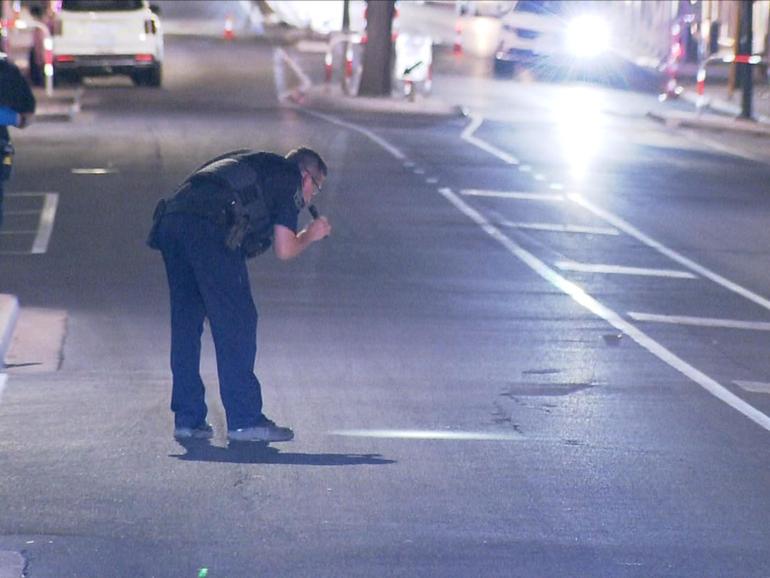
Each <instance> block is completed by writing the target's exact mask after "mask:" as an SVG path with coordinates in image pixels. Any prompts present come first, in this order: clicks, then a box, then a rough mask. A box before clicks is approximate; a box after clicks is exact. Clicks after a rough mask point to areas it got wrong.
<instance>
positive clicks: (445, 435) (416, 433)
mask: <svg viewBox="0 0 770 578" xmlns="http://www.w3.org/2000/svg"><path fill="white" fill-rule="evenodd" d="M329 433H330V434H331V435H335V436H346V437H365V438H380V439H407V440H450V441H520V440H523V439H525V437H524V435H522V434H520V433H518V432H473V431H443V430H390V429H352V430H338V431H332V432H329Z"/></svg>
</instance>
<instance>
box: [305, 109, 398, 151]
mask: <svg viewBox="0 0 770 578" xmlns="http://www.w3.org/2000/svg"><path fill="white" fill-rule="evenodd" d="M297 110H300V111H302V112H304V113H305V114H308V115H310V116H314V117H316V118H320V119H321V120H325V121H326V122H328V123H331V124H335V125H337V126H341V127H342V128H346V129H348V130H352V131H354V132H357V133H360V134H362V135H364V136H365V137H366V138H368V139H369V140H371V141H372V142H374V143H376V144H378V145H380V146H381V147H382V148H384V149H385V150H386V151H388V152H389V153H390V154H391V155H393V156H394V157H396V158H397V159H398V160H400V161H403V160H406V155H405V154H404V153H402V152H401V151H400V150H398V149H397V148H396V147H394V146H393V145H392V144H390V143H389V142H388V141H386V140H385V139H383V138H382V137H380V136H377V135H376V134H374V133H373V132H372V131H370V130H369V129H366V128H364V127H361V126H358V125H355V124H352V123H349V122H345V121H344V120H340V119H338V118H336V117H334V116H330V115H328V114H323V113H321V112H316V111H315V110H308V109H307V108H298V109H297Z"/></svg>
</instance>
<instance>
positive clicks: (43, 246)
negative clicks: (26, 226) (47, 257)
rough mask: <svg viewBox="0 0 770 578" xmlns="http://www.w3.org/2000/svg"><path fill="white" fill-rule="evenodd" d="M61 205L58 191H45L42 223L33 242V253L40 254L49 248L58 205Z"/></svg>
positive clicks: (41, 215) (41, 214)
mask: <svg viewBox="0 0 770 578" xmlns="http://www.w3.org/2000/svg"><path fill="white" fill-rule="evenodd" d="M58 205H59V195H58V194H57V193H45V201H44V202H43V210H42V211H41V213H40V224H39V225H38V228H37V235H36V236H35V240H34V242H33V243H32V250H31V251H30V252H31V253H34V254H40V253H45V252H46V251H47V250H48V242H49V241H50V240H51V233H52V232H53V223H54V219H56V207H57V206H58Z"/></svg>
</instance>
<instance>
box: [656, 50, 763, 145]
mask: <svg viewBox="0 0 770 578" xmlns="http://www.w3.org/2000/svg"><path fill="white" fill-rule="evenodd" d="M697 71H698V67H697V65H694V64H688V65H684V66H683V67H682V69H681V70H680V75H679V77H678V78H677V80H678V82H679V87H680V89H681V94H680V95H679V100H681V101H684V103H689V104H690V105H692V108H691V109H690V110H687V107H686V106H679V107H677V110H665V111H660V110H658V111H655V112H651V113H650V116H651V117H652V118H655V119H656V120H659V121H661V122H664V123H666V124H667V125H670V126H687V127H693V128H705V129H712V130H730V131H737V132H744V133H750V134H755V135H767V136H770V84H768V83H762V82H758V81H756V80H755V82H754V87H753V98H752V119H744V118H741V117H740V115H741V103H742V98H743V90H742V89H741V88H736V89H735V90H734V91H732V94H731V93H730V91H729V90H728V82H727V73H728V67H727V65H716V66H714V67H712V68H709V69H708V74H707V76H706V81H705V83H704V88H703V94H702V95H700V94H698V86H697V81H696V75H697Z"/></svg>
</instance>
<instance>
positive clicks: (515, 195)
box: [460, 189, 565, 203]
mask: <svg viewBox="0 0 770 578" xmlns="http://www.w3.org/2000/svg"><path fill="white" fill-rule="evenodd" d="M460 194H461V195H463V196H465V197H493V198H497V199H514V200H521V201H546V202H557V203H558V202H560V201H563V200H565V199H564V195H557V194H553V193H524V192H518V191H488V190H484V189H462V190H461V191H460Z"/></svg>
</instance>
